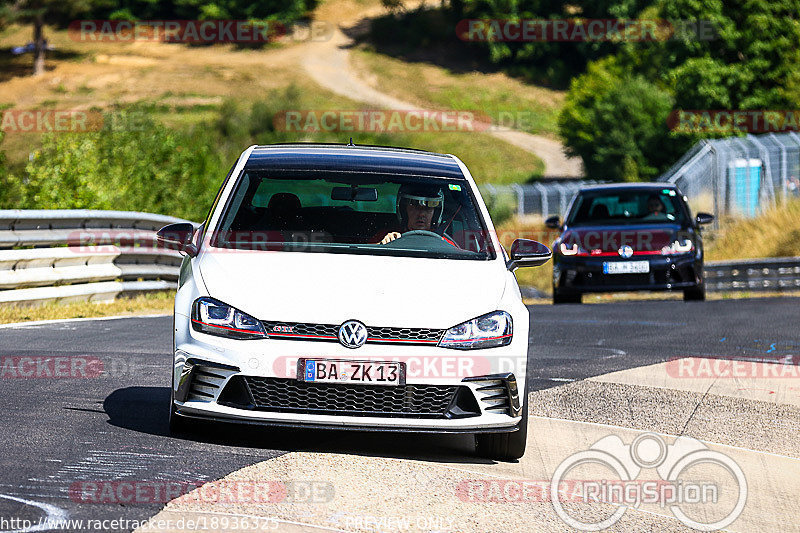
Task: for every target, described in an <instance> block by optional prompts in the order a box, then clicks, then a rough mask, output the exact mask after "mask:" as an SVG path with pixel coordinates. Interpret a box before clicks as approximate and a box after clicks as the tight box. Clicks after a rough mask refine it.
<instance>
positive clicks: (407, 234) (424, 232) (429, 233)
mask: <svg viewBox="0 0 800 533" xmlns="http://www.w3.org/2000/svg"><path fill="white" fill-rule="evenodd" d="M412 235H424V236H426V237H436V238H437V239H442V240H444V238H443V237H442V236H441V235H439V234H438V233H434V232H433V231H428V230H424V229H412V230H411V231H407V232H405V233H402V234H401V235H400V236H401V237H410V236H412Z"/></svg>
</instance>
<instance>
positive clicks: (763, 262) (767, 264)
mask: <svg viewBox="0 0 800 533" xmlns="http://www.w3.org/2000/svg"><path fill="white" fill-rule="evenodd" d="M704 270H705V278H706V289H707V290H709V291H790V290H796V291H797V290H800V257H778V258H774V259H742V260H737V261H713V262H707V263H706V264H705V269H704Z"/></svg>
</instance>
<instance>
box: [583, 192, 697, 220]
mask: <svg viewBox="0 0 800 533" xmlns="http://www.w3.org/2000/svg"><path fill="white" fill-rule="evenodd" d="M685 222H686V210H685V207H684V203H683V200H682V199H681V197H680V196H679V195H678V193H677V192H676V191H675V190H674V189H644V190H642V189H640V190H625V191H585V192H581V193H580V194H578V196H577V198H575V203H574V205H573V207H572V210H571V211H570V215H569V218H568V219H567V225H568V226H582V225H598V224H607V225H628V224H654V223H655V224H658V223H669V224H684V223H685Z"/></svg>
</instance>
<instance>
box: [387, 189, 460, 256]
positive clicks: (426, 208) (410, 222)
mask: <svg viewBox="0 0 800 533" xmlns="http://www.w3.org/2000/svg"><path fill="white" fill-rule="evenodd" d="M443 212H444V194H442V191H441V189H439V188H438V187H435V186H430V185H419V184H404V185H401V186H400V189H399V190H398V192H397V219H398V221H399V222H400V228H401V229H400V232H397V231H390V232H389V233H387V234H386V236H385V237H384V238H383V239H381V241H380V244H386V243H389V242H392V241H393V240H395V239H397V238H399V237H400V236H401V234H402V233H405V232H407V231H415V230H423V231H436V229H437V228H438V226H439V224H441V222H442V213H443Z"/></svg>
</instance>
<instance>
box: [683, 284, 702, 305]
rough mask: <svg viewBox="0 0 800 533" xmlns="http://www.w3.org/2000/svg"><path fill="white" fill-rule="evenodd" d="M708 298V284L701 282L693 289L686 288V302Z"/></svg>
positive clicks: (684, 299)
mask: <svg viewBox="0 0 800 533" xmlns="http://www.w3.org/2000/svg"><path fill="white" fill-rule="evenodd" d="M705 299H706V286H705V285H704V284H700V285H698V286H697V287H694V288H692V289H684V291H683V301H684V302H700V301H703V300H705Z"/></svg>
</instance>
